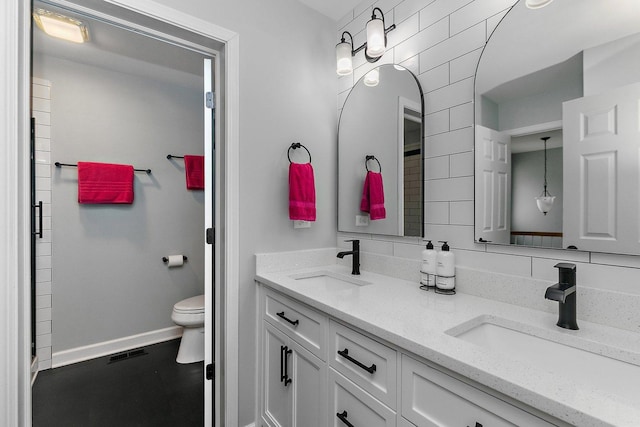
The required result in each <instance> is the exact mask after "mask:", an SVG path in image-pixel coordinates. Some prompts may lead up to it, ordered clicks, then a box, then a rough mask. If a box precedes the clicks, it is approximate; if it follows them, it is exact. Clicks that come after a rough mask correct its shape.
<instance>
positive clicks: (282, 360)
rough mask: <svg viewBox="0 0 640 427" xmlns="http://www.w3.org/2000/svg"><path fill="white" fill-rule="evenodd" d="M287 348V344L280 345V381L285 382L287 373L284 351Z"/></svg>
mask: <svg viewBox="0 0 640 427" xmlns="http://www.w3.org/2000/svg"><path fill="white" fill-rule="evenodd" d="M286 349H287V347H286V346H284V345H281V346H280V382H283V381H284V379H285V374H284V352H285V350H286Z"/></svg>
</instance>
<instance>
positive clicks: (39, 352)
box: [36, 347, 51, 360]
mask: <svg viewBox="0 0 640 427" xmlns="http://www.w3.org/2000/svg"><path fill="white" fill-rule="evenodd" d="M36 356H38V360H51V347H40V348H36Z"/></svg>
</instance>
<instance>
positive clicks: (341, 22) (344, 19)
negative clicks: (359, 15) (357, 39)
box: [338, 10, 353, 40]
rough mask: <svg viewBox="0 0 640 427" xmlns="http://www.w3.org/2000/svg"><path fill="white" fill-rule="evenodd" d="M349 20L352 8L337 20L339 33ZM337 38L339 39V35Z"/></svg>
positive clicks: (351, 17) (351, 19) (350, 19)
mask: <svg viewBox="0 0 640 427" xmlns="http://www.w3.org/2000/svg"><path fill="white" fill-rule="evenodd" d="M351 21H353V10H350V11H349V12H347V13H346V14H345V15H344V16H343V17H342V18H340V19H339V20H338V29H339V31H340V33H342V31H343V30H345V27H346V26H347V25H348V24H349V23H350V22H351ZM338 40H340V37H338Z"/></svg>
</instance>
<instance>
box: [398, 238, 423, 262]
mask: <svg viewBox="0 0 640 427" xmlns="http://www.w3.org/2000/svg"><path fill="white" fill-rule="evenodd" d="M424 247H425V246H424V244H423V243H422V242H421V243H419V244H408V243H394V244H393V256H395V257H400V258H406V259H415V260H420V259H422V250H423V249H424Z"/></svg>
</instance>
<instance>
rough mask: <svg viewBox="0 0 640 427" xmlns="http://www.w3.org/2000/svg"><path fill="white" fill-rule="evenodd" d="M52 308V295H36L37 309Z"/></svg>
mask: <svg viewBox="0 0 640 427" xmlns="http://www.w3.org/2000/svg"><path fill="white" fill-rule="evenodd" d="M50 307H51V295H36V309H38V308H50Z"/></svg>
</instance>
